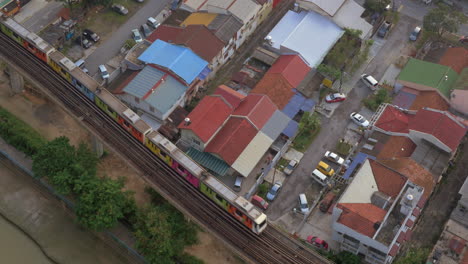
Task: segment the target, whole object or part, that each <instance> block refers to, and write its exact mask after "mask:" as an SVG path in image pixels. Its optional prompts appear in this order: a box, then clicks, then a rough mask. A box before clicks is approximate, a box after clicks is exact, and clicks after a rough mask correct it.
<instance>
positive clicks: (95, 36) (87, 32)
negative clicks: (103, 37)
mask: <svg viewBox="0 0 468 264" xmlns="http://www.w3.org/2000/svg"><path fill="white" fill-rule="evenodd" d="M83 37H85V38H87V39H88V40H91V41H94V42H98V41H99V39H100V37H99V36H98V34H96V33H94V32H93V31H92V30H90V29H85V30H83Z"/></svg>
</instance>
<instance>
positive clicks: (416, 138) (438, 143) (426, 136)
mask: <svg viewBox="0 0 468 264" xmlns="http://www.w3.org/2000/svg"><path fill="white" fill-rule="evenodd" d="M409 137H410V138H411V140H413V141H414V143H415V144H416V145H418V144H419V142H420V141H421V140H422V139H425V140H427V141H428V142H431V143H432V144H434V145H435V146H436V147H438V148H440V149H441V150H443V151H445V152H447V153H451V152H452V150H451V149H450V148H449V147H448V146H447V145H445V144H444V143H442V142H441V141H440V140H439V139H437V138H436V137H434V136H433V135H429V134H426V133H422V132H419V131H414V130H410V132H409Z"/></svg>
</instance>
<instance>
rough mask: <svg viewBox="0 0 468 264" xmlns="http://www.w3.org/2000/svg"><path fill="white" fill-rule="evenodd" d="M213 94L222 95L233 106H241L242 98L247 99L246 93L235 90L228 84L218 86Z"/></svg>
mask: <svg viewBox="0 0 468 264" xmlns="http://www.w3.org/2000/svg"><path fill="white" fill-rule="evenodd" d="M213 94H214V95H220V96H222V97H223V98H224V99H226V101H227V102H228V103H229V104H230V105H231V106H232V108H236V107H237V106H239V104H240V103H241V102H242V100H244V99H245V95H243V94H241V93H239V92H237V91H234V90H233V89H231V88H229V87H227V86H226V85H220V86H218V88H216V90H215V92H214V93H213Z"/></svg>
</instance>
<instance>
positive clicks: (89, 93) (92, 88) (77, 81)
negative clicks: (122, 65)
mask: <svg viewBox="0 0 468 264" xmlns="http://www.w3.org/2000/svg"><path fill="white" fill-rule="evenodd" d="M71 77H72V83H73V86H75V87H76V88H78V89H79V90H80V91H81V92H82V93H83V94H84V95H86V97H88V98H89V99H90V100H91V101H93V102H94V93H95V92H96V90H97V89H98V88H99V83H98V82H97V81H96V80H94V79H93V78H92V77H91V76H89V75H88V74H86V73H85V72H84V71H83V70H81V69H80V68H79V67H76V68H75V69H74V70H73V71H72V72H71Z"/></svg>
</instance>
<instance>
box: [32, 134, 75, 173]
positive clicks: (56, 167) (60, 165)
mask: <svg viewBox="0 0 468 264" xmlns="http://www.w3.org/2000/svg"><path fill="white" fill-rule="evenodd" d="M74 159H75V148H74V147H73V146H71V145H70V144H69V140H68V138H66V137H58V138H55V139H54V140H52V141H49V142H48V143H47V144H45V145H44V146H43V147H41V148H40V149H39V150H38V151H37V153H36V154H35V155H34V156H33V166H32V170H33V172H34V175H35V176H36V177H39V178H41V177H53V176H55V175H56V174H58V173H60V172H62V171H64V170H66V169H67V168H69V167H70V166H71V164H73V162H74Z"/></svg>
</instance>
